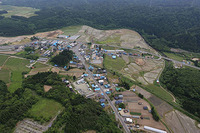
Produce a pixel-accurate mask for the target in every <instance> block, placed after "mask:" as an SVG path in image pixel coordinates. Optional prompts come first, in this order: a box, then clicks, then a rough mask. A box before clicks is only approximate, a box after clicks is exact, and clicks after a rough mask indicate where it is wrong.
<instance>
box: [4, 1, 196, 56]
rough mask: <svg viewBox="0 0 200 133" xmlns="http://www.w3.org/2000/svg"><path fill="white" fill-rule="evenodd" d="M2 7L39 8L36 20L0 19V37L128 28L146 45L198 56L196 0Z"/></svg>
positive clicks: (21, 3)
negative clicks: (70, 28) (73, 27)
mask: <svg viewBox="0 0 200 133" xmlns="http://www.w3.org/2000/svg"><path fill="white" fill-rule="evenodd" d="M3 4H10V5H17V6H30V7H33V8H39V9H41V10H40V11H38V12H36V13H37V14H38V16H34V17H31V18H28V19H27V18H23V17H17V16H13V17H12V18H3V17H1V18H0V29H1V30H0V35H1V36H16V35H22V34H33V33H35V32H39V31H46V30H53V29H57V28H61V27H64V26H69V25H89V26H92V27H94V28H98V29H115V28H129V29H133V30H136V31H138V32H140V33H141V34H142V35H143V36H144V37H145V39H146V40H147V41H148V43H149V44H150V45H152V46H153V47H154V48H156V49H158V50H162V51H168V50H169V47H174V48H182V49H185V50H188V51H194V52H200V34H199V33H200V23H199V20H200V2H199V1H198V0H165V1H160V0H125V1H124V0H109V1H108V0H28V1H27V0H3Z"/></svg>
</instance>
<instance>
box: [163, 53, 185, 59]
mask: <svg viewBox="0 0 200 133" xmlns="http://www.w3.org/2000/svg"><path fill="white" fill-rule="evenodd" d="M164 54H165V55H166V56H167V57H169V58H171V59H174V60H177V61H183V60H184V57H182V56H181V55H178V54H174V53H167V52H164Z"/></svg>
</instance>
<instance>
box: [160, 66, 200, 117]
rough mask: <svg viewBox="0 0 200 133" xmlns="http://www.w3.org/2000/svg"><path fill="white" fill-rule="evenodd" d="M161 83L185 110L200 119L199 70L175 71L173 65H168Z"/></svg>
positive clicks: (185, 69)
mask: <svg viewBox="0 0 200 133" xmlns="http://www.w3.org/2000/svg"><path fill="white" fill-rule="evenodd" d="M160 81H161V83H162V84H163V85H164V87H166V88H167V89H168V90H170V91H171V92H172V93H173V94H174V95H175V96H176V97H177V98H178V101H179V102H180V103H181V105H182V107H183V108H184V109H185V110H187V111H188V112H190V113H192V114H194V115H196V116H197V117H200V106H199V101H200V84H199V83H200V71H199V70H195V69H191V68H181V69H175V68H174V67H173V65H172V64H171V63H167V64H166V68H165V70H164V71H163V73H162V75H161V77H160Z"/></svg>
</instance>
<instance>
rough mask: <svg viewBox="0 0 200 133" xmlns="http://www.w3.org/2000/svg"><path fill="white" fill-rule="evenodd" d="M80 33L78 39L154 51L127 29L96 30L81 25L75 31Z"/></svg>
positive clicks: (137, 35)
mask: <svg viewBox="0 0 200 133" xmlns="http://www.w3.org/2000/svg"><path fill="white" fill-rule="evenodd" d="M77 34H79V35H81V37H80V38H79V39H78V41H82V42H91V41H95V42H97V43H100V44H108V45H109V44H111V45H118V46H123V47H127V48H142V49H146V50H150V51H151V52H153V53H155V52H156V51H155V50H154V49H152V48H151V47H150V46H149V45H147V44H146V42H145V41H144V39H143V38H142V37H141V36H140V34H138V33H137V32H135V31H132V30H128V29H118V30H98V29H94V28H92V27H89V26H82V29H81V30H80V31H79V33H77Z"/></svg>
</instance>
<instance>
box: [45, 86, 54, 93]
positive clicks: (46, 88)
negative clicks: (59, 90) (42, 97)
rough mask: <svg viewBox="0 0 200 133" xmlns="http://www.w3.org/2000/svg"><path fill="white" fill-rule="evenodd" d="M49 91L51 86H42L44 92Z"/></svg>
mask: <svg viewBox="0 0 200 133" xmlns="http://www.w3.org/2000/svg"><path fill="white" fill-rule="evenodd" d="M50 89H52V86H49V85H44V91H45V92H48V91H49V90H50Z"/></svg>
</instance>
